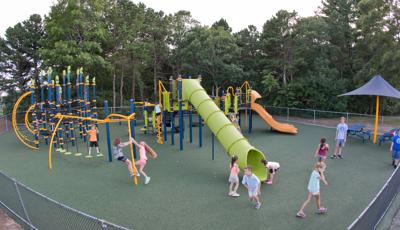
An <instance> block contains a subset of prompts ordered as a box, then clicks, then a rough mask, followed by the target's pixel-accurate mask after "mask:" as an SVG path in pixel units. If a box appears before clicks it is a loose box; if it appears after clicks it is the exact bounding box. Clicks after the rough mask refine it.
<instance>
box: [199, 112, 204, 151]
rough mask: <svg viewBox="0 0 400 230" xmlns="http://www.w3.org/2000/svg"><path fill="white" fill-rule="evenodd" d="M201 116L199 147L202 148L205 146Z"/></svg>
mask: <svg viewBox="0 0 400 230" xmlns="http://www.w3.org/2000/svg"><path fill="white" fill-rule="evenodd" d="M198 115H199V147H200V148H201V147H202V146H203V130H202V129H203V119H201V116H200V114H198Z"/></svg>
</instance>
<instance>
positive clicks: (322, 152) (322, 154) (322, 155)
mask: <svg viewBox="0 0 400 230" xmlns="http://www.w3.org/2000/svg"><path fill="white" fill-rule="evenodd" d="M328 150H329V145H328V144H327V143H326V138H321V140H320V142H319V144H318V145H317V149H316V150H315V157H316V158H317V159H318V162H325V161H326V158H327V157H328Z"/></svg>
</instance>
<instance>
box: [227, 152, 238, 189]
mask: <svg viewBox="0 0 400 230" xmlns="http://www.w3.org/2000/svg"><path fill="white" fill-rule="evenodd" d="M237 160H238V157H237V156H232V158H231V167H230V168H231V172H230V175H229V183H230V184H229V193H228V195H229V196H231V197H239V196H240V195H239V194H238V193H237V192H236V191H237V189H238V187H239V172H240V169H239V166H238V164H237V163H236V162H237Z"/></svg>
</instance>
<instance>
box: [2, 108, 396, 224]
mask: <svg viewBox="0 0 400 230" xmlns="http://www.w3.org/2000/svg"><path fill="white" fill-rule="evenodd" d="M194 120H196V121H197V117H196V118H195V119H194ZM185 123H186V124H187V123H188V122H187V121H185ZM176 124H178V123H176ZM296 126H297V128H299V134H298V135H296V136H292V135H285V134H279V133H276V132H273V131H270V128H269V127H268V126H266V125H265V123H263V122H262V121H261V120H260V119H258V117H256V116H254V123H253V132H252V133H251V134H248V133H244V134H245V136H246V137H247V138H248V139H249V142H250V144H252V145H254V146H255V147H256V148H258V149H260V150H261V151H263V152H264V154H266V156H267V157H268V159H269V160H271V161H277V162H279V163H280V164H281V168H280V169H279V171H278V172H277V174H276V177H275V181H274V185H272V186H271V185H263V186H262V195H261V197H262V198H261V199H262V202H263V204H262V207H261V209H260V210H255V209H254V208H252V206H251V204H250V202H249V201H248V197H247V191H245V189H244V188H243V187H242V186H241V187H240V188H239V191H238V192H239V193H240V194H241V196H240V197H239V198H230V197H228V196H227V192H228V173H229V158H228V156H227V155H226V154H225V153H224V151H223V148H222V146H221V145H220V144H219V143H218V142H217V140H216V139H215V160H211V157H212V156H211V143H212V141H211V133H210V130H209V129H208V128H204V129H203V136H204V139H203V145H204V146H203V148H199V147H198V127H196V128H193V144H189V129H188V128H186V130H185V139H184V151H179V134H175V145H174V146H171V144H170V138H171V134H170V133H168V140H167V142H166V143H165V144H164V145H157V144H156V136H155V135H151V134H146V135H144V134H140V133H137V137H139V138H138V139H139V140H144V141H146V142H147V143H148V144H150V145H151V146H152V147H153V148H154V150H155V151H157V153H158V158H157V159H156V160H152V159H149V161H148V164H147V166H146V168H145V171H146V172H147V173H148V174H149V176H151V182H150V184H148V185H144V179H143V178H142V177H141V178H140V180H139V182H140V185H139V186H134V185H133V182H132V179H130V178H129V174H128V171H127V169H126V167H125V166H124V165H123V164H121V163H120V162H118V161H113V162H112V163H108V162H107V155H108V152H107V147H106V138H105V137H106V136H105V127H104V126H103V125H101V126H100V127H99V129H100V140H99V144H100V151H101V152H102V153H103V154H104V156H103V157H92V158H85V156H86V155H87V145H86V143H80V145H79V150H78V151H79V152H81V153H82V156H75V155H74V154H75V153H76V152H77V150H76V149H75V148H72V147H71V146H69V148H68V151H70V152H72V154H71V155H65V154H64V153H59V152H54V156H53V170H52V171H50V170H49V169H48V164H47V148H46V146H44V145H42V147H41V150H39V151H37V152H32V151H29V150H28V149H27V148H25V147H24V146H23V145H22V144H21V143H19V142H18V141H17V139H16V138H15V136H14V134H13V133H11V132H9V133H7V134H4V135H1V136H0V146H1V151H0V170H1V171H3V172H4V173H6V174H8V175H9V176H11V177H14V178H16V179H17V180H19V181H20V182H22V183H24V184H26V185H27V186H30V187H31V188H33V189H35V190H37V191H38V192H40V193H43V194H45V195H47V196H49V197H51V198H53V199H55V200H57V201H60V202H62V203H65V204H66V205H68V206H71V207H73V208H76V209H78V210H80V211H83V212H86V213H88V214H90V215H93V216H96V217H98V218H100V219H105V220H108V221H111V222H114V223H116V224H120V225H122V226H126V227H129V228H132V229H222V230H223V229H274V230H280V229H308V230H312V229H345V228H346V227H347V226H348V225H349V224H350V223H351V222H352V221H353V220H354V219H355V218H356V217H357V216H358V215H359V214H360V213H361V211H362V210H363V209H364V208H365V207H366V206H367V204H368V203H369V202H370V200H371V199H372V198H373V197H374V196H375V194H376V193H377V192H378V191H379V189H380V188H381V186H382V185H383V184H384V183H385V181H386V180H387V178H388V177H389V175H390V174H391V173H392V171H393V168H392V167H391V165H390V164H391V155H390V153H389V151H388V149H389V146H388V144H387V143H386V144H384V145H383V146H378V145H373V144H372V143H365V144H363V143H362V141H361V140H359V139H355V138H351V137H350V138H349V140H348V143H347V146H346V148H345V150H344V154H345V155H344V156H345V159H343V160H342V159H335V160H331V159H329V160H327V165H328V166H327V171H326V177H327V180H328V182H329V186H324V185H323V184H322V183H321V197H322V205H323V206H326V207H328V213H327V214H326V215H317V214H314V213H315V209H316V208H315V201H314V200H313V202H312V203H310V205H309V206H308V207H307V209H306V210H305V212H306V214H307V217H306V218H305V219H297V218H296V217H295V215H296V212H297V210H298V208H299V206H300V205H301V203H302V202H303V201H304V199H305V198H306V187H307V183H308V179H309V175H310V173H311V171H312V166H313V163H314V162H315V159H314V157H313V155H314V151H315V147H316V145H317V144H318V142H319V139H320V138H321V137H326V138H327V139H328V143H329V144H330V145H331V150H330V153H332V151H333V147H334V140H333V138H334V134H335V130H333V129H328V128H321V127H316V126H307V125H300V124H296ZM140 128H141V127H140V126H138V127H137V128H136V130H138V131H139V130H140ZM242 130H244V131H246V128H245V127H242ZM111 133H112V137H116V136H120V137H121V138H122V139H125V140H126V139H127V128H126V125H124V124H122V125H121V126H120V125H118V124H112V125H111ZM93 152H95V150H94V149H93V151H92V153H93ZM124 152H125V155H126V156H129V148H125V149H124ZM45 218H46V217H44V219H45ZM60 218H62V216H60ZM71 221H72V220H71Z"/></svg>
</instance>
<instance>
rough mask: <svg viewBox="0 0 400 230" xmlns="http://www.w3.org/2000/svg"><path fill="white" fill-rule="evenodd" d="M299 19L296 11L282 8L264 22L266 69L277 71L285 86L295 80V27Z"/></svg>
mask: <svg viewBox="0 0 400 230" xmlns="http://www.w3.org/2000/svg"><path fill="white" fill-rule="evenodd" d="M297 21H298V18H297V13H296V12H295V11H293V12H288V11H285V10H280V11H279V12H278V13H277V14H276V15H275V16H273V17H272V18H271V19H270V20H268V21H267V22H266V23H265V24H264V26H263V32H262V34H261V51H262V56H263V58H264V60H265V62H264V71H268V72H274V73H276V74H277V75H278V76H277V77H278V78H279V79H281V80H282V83H283V85H284V86H286V85H287V84H288V82H289V81H291V80H293V70H292V69H293V29H294V26H295V25H296V23H297Z"/></svg>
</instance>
